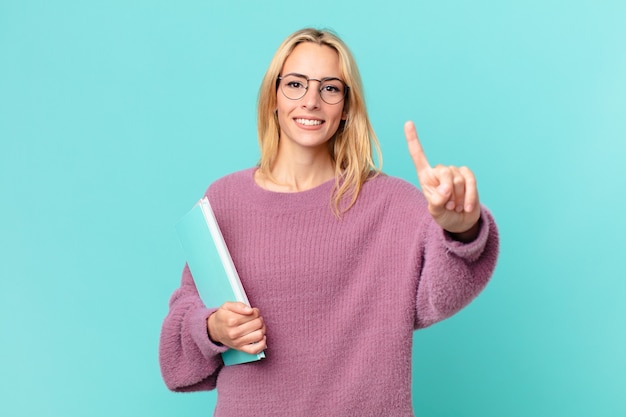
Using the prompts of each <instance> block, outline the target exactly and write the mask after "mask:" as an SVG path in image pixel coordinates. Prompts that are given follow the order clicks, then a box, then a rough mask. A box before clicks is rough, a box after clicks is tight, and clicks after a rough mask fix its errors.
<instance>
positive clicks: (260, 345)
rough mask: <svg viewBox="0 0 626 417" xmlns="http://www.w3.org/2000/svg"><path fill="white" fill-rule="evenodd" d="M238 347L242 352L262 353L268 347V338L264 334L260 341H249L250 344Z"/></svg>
mask: <svg viewBox="0 0 626 417" xmlns="http://www.w3.org/2000/svg"><path fill="white" fill-rule="evenodd" d="M237 349H238V350H241V351H242V352H246V353H249V354H251V355H256V354H258V353H261V352H262V351H264V350H265V349H267V338H266V337H265V336H263V338H262V339H261V340H259V341H258V342H255V343H249V344H246V345H243V346H240V347H239V348H237Z"/></svg>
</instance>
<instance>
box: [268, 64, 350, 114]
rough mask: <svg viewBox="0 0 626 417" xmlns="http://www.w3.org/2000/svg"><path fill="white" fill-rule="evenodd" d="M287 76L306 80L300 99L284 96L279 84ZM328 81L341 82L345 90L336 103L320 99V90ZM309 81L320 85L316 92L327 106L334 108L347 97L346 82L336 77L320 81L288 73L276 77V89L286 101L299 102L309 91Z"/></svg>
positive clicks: (347, 87) (348, 87) (348, 89)
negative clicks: (278, 89)
mask: <svg viewBox="0 0 626 417" xmlns="http://www.w3.org/2000/svg"><path fill="white" fill-rule="evenodd" d="M288 75H295V76H298V77H302V78H303V79H305V80H306V87H305V88H304V94H302V96H301V97H298V98H291V97H289V96H287V94H285V92H284V91H283V89H282V87H281V86H280V82H281V81H282V80H283V78H285V77H286V76H288ZM330 80H337V81H341V83H342V84H343V86H344V87H345V90H344V92H343V96H342V97H341V99H340V100H339V101H338V102H336V103H329V102H327V101H326V100H324V97H322V88H323V85H324V82H325V81H330ZM309 81H317V82H318V83H320V88H319V89H318V90H317V92H318V93H319V95H320V98H321V99H322V101H323V102H324V103H326V104H328V105H331V106H334V105H335V104H339V103H341V102H342V101H344V100H345V99H346V97H348V91H350V86H349V85H348V84H346V82H345V81H344V80H342V79H341V78H337V77H324V78H322V79H321V80H320V79H317V78H309V77H308V76H307V75H304V74H299V73H297V72H290V73H289V74H285V75H279V76H278V77H276V88H280V92H281V93H282V94H283V96H285V98H286V99H288V100H294V101H296V100H301V99H302V97H304V96H306V93H307V92H308V91H309V85H310V84H309Z"/></svg>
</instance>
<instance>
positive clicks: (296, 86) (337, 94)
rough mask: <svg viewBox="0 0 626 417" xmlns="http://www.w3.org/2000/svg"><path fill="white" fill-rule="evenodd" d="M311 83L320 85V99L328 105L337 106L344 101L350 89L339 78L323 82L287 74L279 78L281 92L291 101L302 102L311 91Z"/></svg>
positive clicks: (323, 79) (330, 78)
mask: <svg viewBox="0 0 626 417" xmlns="http://www.w3.org/2000/svg"><path fill="white" fill-rule="evenodd" d="M309 81H317V82H318V83H320V88H319V92H320V97H321V98H322V100H324V102H325V103H327V104H337V103H339V102H340V101H342V100H343V99H344V98H345V97H346V94H347V93H348V90H349V87H348V86H347V85H346V83H344V82H343V81H342V80H340V79H339V78H335V77H326V78H322V79H321V80H318V79H315V78H309V77H307V76H306V75H302V74H293V73H290V74H286V75H283V76H282V77H278V82H279V83H280V91H282V93H283V95H284V96H285V97H287V98H288V99H289V100H300V99H301V98H302V97H304V95H305V94H306V92H307V91H308V89H309Z"/></svg>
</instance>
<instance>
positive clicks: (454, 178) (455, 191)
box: [404, 121, 480, 240]
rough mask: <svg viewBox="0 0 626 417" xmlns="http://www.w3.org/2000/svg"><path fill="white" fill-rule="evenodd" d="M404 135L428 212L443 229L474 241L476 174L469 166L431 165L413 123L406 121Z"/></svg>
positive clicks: (478, 212) (476, 214) (477, 217)
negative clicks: (426, 202)
mask: <svg viewBox="0 0 626 417" xmlns="http://www.w3.org/2000/svg"><path fill="white" fill-rule="evenodd" d="M404 134H405V136H406V141H407V145H408V147H409V153H410V154H411V158H412V159H413V163H414V164H415V169H416V170H417V177H418V179H419V183H420V186H421V188H422V193H423V194H424V197H426V200H427V201H428V211H429V212H430V214H431V215H432V216H433V218H434V219H435V221H436V222H437V224H439V226H441V227H442V228H443V229H445V230H447V231H448V232H450V233H453V234H457V235H459V237H460V238H461V239H460V240H471V239H472V238H473V237H475V235H476V233H477V230H478V227H477V225H478V220H479V218H480V203H479V200H478V189H477V188H476V178H475V177H474V173H473V172H472V171H471V170H470V169H469V168H467V167H456V166H443V165H437V166H435V167H434V168H433V167H431V166H430V164H429V163H428V159H426V154H425V153H424V149H423V148H422V144H421V143H420V141H419V138H418V136H417V131H416V130H415V125H414V124H413V122H411V121H409V122H406V123H405V125H404Z"/></svg>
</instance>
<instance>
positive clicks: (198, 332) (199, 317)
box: [187, 307, 228, 359]
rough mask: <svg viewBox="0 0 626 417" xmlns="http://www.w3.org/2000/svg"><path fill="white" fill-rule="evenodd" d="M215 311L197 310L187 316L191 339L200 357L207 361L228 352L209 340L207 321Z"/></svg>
mask: <svg viewBox="0 0 626 417" xmlns="http://www.w3.org/2000/svg"><path fill="white" fill-rule="evenodd" d="M216 310H217V309H216V308H204V307H203V308H198V309H197V310H195V311H193V312H192V313H191V314H190V315H189V318H188V320H189V321H188V323H187V325H188V326H189V327H188V328H189V333H190V335H191V338H192V339H193V341H194V342H195V343H196V345H197V346H198V349H200V352H201V353H202V355H204V357H206V358H207V359H210V358H212V357H214V356H217V355H219V354H221V353H223V352H226V351H227V350H228V347H226V346H224V345H218V344H216V343H214V342H213V341H212V340H211V339H210V338H209V332H208V328H207V320H208V318H209V316H210V315H211V314H213V313H214V312H215V311H216Z"/></svg>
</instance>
